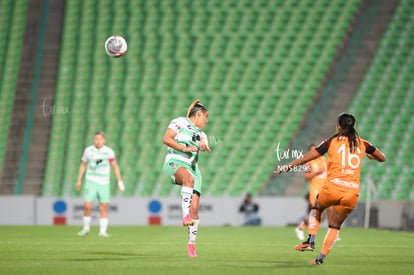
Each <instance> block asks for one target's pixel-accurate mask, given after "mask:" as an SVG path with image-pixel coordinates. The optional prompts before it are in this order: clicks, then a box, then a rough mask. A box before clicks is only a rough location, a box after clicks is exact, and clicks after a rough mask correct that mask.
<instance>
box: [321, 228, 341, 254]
mask: <svg viewBox="0 0 414 275" xmlns="http://www.w3.org/2000/svg"><path fill="white" fill-rule="evenodd" d="M338 234H339V230H338V229H336V228H328V232H326V235H325V239H324V240H323V244H322V249H321V253H322V254H324V255H325V256H327V255H328V253H329V251H330V250H331V248H332V247H333V246H334V244H335V242H336V238H337V237H338Z"/></svg>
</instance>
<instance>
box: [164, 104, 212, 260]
mask: <svg viewBox="0 0 414 275" xmlns="http://www.w3.org/2000/svg"><path fill="white" fill-rule="evenodd" d="M207 121H208V110H207V108H206V107H205V106H204V105H203V104H201V103H200V101H199V100H196V101H194V102H193V103H192V104H191V105H190V107H189V108H188V111H187V117H179V118H176V119H174V120H172V121H171V123H170V125H169V126H168V129H167V131H166V132H165V135H164V140H163V142H164V144H165V145H167V146H168V148H167V155H166V157H165V162H164V167H163V172H164V174H165V175H166V176H167V177H168V178H170V179H171V181H172V183H174V184H178V185H181V186H182V187H181V207H182V213H183V222H182V224H183V226H187V227H188V244H187V252H188V256H190V257H196V256H197V254H196V250H195V240H196V236H197V230H198V224H199V215H198V208H199V204H200V196H201V184H202V179H201V172H200V169H199V168H198V164H197V161H198V156H199V152H200V151H207V152H210V151H211V150H210V148H209V146H208V141H207V135H206V134H205V133H203V132H202V131H201V130H200V129H202V128H204V127H205V125H206V124H207Z"/></svg>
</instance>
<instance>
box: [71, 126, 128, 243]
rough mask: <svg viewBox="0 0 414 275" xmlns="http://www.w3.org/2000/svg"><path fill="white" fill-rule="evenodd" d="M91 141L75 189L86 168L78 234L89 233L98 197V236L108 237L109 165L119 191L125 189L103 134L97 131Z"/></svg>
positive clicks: (112, 153)
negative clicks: (82, 208) (81, 225)
mask: <svg viewBox="0 0 414 275" xmlns="http://www.w3.org/2000/svg"><path fill="white" fill-rule="evenodd" d="M93 141H94V145H91V146H89V147H87V148H86V149H85V151H84V152H83V156H82V162H81V165H80V167H79V174H78V181H77V183H76V190H78V191H79V190H80V188H81V185H82V177H83V174H84V172H85V170H86V183H85V188H84V193H85V194H84V196H85V198H84V199H85V205H84V213H83V229H82V231H80V232H79V233H78V235H79V236H85V235H86V234H88V233H89V230H90V224H91V209H92V204H93V202H94V201H95V200H96V199H98V201H99V209H100V220H99V225H100V230H99V236H100V237H109V235H108V234H107V233H106V229H107V227H108V203H109V202H110V187H109V181H110V173H111V168H110V166H112V168H113V169H114V172H115V176H116V178H117V180H118V188H119V190H120V191H121V192H123V191H124V190H125V186H124V183H123V182H122V177H121V172H120V170H119V167H118V164H117V163H116V159H115V153H114V151H113V150H112V149H111V148H109V147H108V146H105V134H104V133H103V132H97V133H96V134H95V135H94V139H93Z"/></svg>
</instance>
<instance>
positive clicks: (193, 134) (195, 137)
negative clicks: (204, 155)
mask: <svg viewBox="0 0 414 275" xmlns="http://www.w3.org/2000/svg"><path fill="white" fill-rule="evenodd" d="M168 128H170V129H172V130H174V131H175V132H176V133H177V135H176V136H175V140H176V141H177V143H179V144H182V145H184V146H187V147H190V146H193V145H195V146H197V147H198V148H200V141H201V140H202V139H203V140H204V141H205V142H206V143H207V135H206V134H205V133H204V132H202V131H201V130H200V129H199V128H198V127H196V126H195V125H194V124H193V123H192V122H191V120H190V119H189V118H186V117H179V118H176V119H173V120H172V121H171V123H170V125H169V126H168ZM198 154H199V151H197V152H182V151H179V150H175V149H173V148H171V147H169V146H168V147H167V156H166V157H165V161H168V160H169V159H171V158H174V159H178V160H181V161H184V162H186V163H188V164H190V165H192V166H195V165H196V164H197V161H198Z"/></svg>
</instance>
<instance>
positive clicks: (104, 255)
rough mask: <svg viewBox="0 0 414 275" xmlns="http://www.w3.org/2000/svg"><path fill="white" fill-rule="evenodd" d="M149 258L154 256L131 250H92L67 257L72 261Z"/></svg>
mask: <svg viewBox="0 0 414 275" xmlns="http://www.w3.org/2000/svg"><path fill="white" fill-rule="evenodd" d="M149 258H155V256H153V255H149V254H142V253H141V254H140V253H133V252H131V253H127V252H121V253H114V252H110V251H94V252H88V253H84V256H83V257H79V258H69V259H67V260H68V261H74V262H89V261H107V260H115V261H117V260H119V261H125V260H131V259H149Z"/></svg>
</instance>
